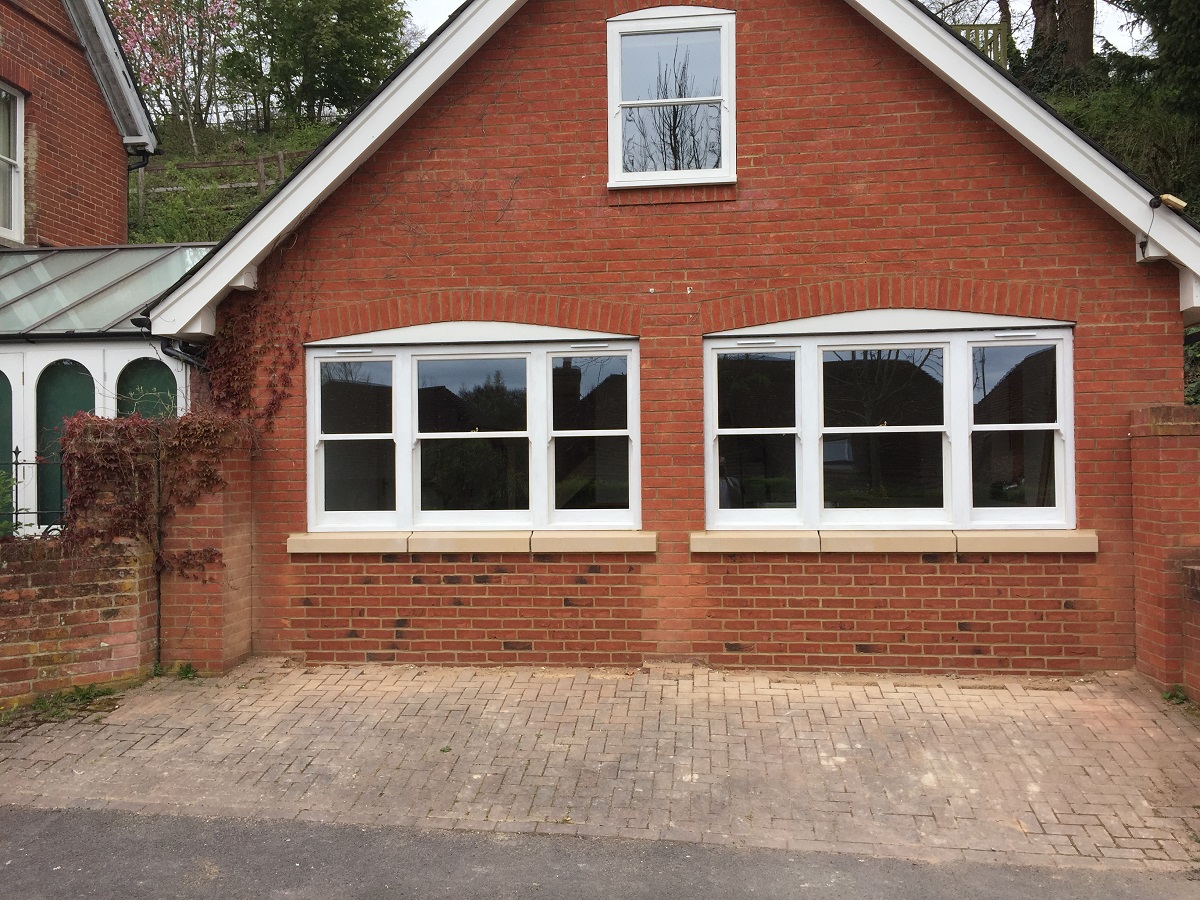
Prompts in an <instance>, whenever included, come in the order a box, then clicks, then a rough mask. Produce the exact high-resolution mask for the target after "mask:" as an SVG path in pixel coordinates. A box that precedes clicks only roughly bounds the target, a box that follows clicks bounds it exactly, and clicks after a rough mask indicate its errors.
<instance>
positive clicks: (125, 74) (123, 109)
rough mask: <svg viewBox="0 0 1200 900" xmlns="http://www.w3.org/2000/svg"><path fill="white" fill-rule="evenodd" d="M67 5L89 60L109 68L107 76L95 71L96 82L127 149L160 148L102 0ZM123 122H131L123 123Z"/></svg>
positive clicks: (81, 0)
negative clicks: (101, 2)
mask: <svg viewBox="0 0 1200 900" xmlns="http://www.w3.org/2000/svg"><path fill="white" fill-rule="evenodd" d="M63 5H64V6H65V7H66V9H67V14H68V15H69V16H70V17H71V21H72V23H73V24H74V25H75V30H76V32H78V34H79V39H80V41H81V42H82V43H83V45H84V48H85V50H86V53H87V57H88V61H89V62H90V63H91V64H92V66H93V67H94V68H98V67H103V68H105V69H107V70H108V75H109V76H110V77H104V73H103V72H99V71H97V72H96V73H95V75H96V83H97V85H99V87H100V92H101V93H102V94H103V95H104V99H105V101H106V102H107V103H108V108H109V110H110V111H111V112H112V117H113V123H114V124H115V125H116V127H117V131H118V133H119V134H120V135H121V141H122V143H124V144H125V148H126V150H131V151H133V150H136V151H144V152H146V153H153V152H154V151H155V150H157V149H158V137H157V135H155V133H154V126H153V124H151V122H150V113H149V112H148V111H147V110H146V104H145V103H143V102H142V98H141V96H140V95H139V94H138V92H137V88H136V87H135V86H134V83H133V73H132V72H131V71H130V69H129V65H128V63H126V61H125V54H124V53H122V52H121V47H120V45H119V44H118V43H117V38H116V35H114V34H113V30H112V26H111V25H110V24H109V20H108V16H107V15H105V12H104V9H103V7H101V5H100V0H64V4H63ZM122 122H125V123H127V124H125V125H122Z"/></svg>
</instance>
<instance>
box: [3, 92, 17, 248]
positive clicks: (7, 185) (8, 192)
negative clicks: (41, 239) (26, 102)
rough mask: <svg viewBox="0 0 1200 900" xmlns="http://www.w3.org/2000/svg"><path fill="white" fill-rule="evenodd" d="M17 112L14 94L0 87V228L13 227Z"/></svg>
mask: <svg viewBox="0 0 1200 900" xmlns="http://www.w3.org/2000/svg"><path fill="white" fill-rule="evenodd" d="M17 114H18V101H17V98H16V95H15V94H12V93H10V92H8V91H6V90H5V89H4V88H3V87H0V228H5V229H11V228H12V227H13V212H14V207H15V201H16V198H17V197H19V196H20V191H19V190H18V189H17V173H18V169H17V151H18V147H17Z"/></svg>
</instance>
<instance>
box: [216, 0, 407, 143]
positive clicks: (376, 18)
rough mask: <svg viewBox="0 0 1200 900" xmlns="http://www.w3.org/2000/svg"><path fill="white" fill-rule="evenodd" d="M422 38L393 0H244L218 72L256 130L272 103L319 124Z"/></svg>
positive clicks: (357, 98) (265, 124)
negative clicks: (249, 110)
mask: <svg viewBox="0 0 1200 900" xmlns="http://www.w3.org/2000/svg"><path fill="white" fill-rule="evenodd" d="M423 38H424V35H423V34H422V33H421V32H420V31H419V30H418V29H415V28H413V27H412V26H411V24H410V20H409V16H408V12H407V10H406V9H405V7H404V5H403V3H402V2H398V0H245V6H244V13H243V14H242V15H241V16H240V17H239V20H238V23H237V28H236V30H235V33H234V36H233V44H234V47H233V50H232V52H231V53H230V54H229V56H228V59H227V60H226V61H225V65H224V69H223V71H224V74H225V75H226V77H227V79H228V81H229V86H230V89H231V92H232V93H233V94H234V95H236V96H239V97H241V98H244V99H246V100H248V101H249V103H250V105H251V106H252V107H253V108H254V110H255V113H256V116H257V118H258V123H259V127H260V128H262V129H264V130H266V129H269V128H270V127H271V122H272V116H273V111H274V110H275V109H279V110H281V111H282V112H283V113H284V114H285V115H287V116H289V117H291V118H293V119H305V120H308V121H310V122H316V121H318V120H320V119H321V118H322V117H323V116H324V115H326V114H328V113H345V112H348V111H350V110H352V109H354V108H355V107H356V106H358V104H359V103H361V102H362V101H363V100H364V99H365V98H366V97H367V95H368V94H370V92H371V91H372V90H374V89H375V87H376V86H377V85H378V84H379V83H380V82H381V81H382V80H383V79H384V78H385V77H386V76H387V75H388V73H389V72H391V70H392V69H393V68H395V67H396V66H397V65H398V64H399V63H400V62H401V60H403V59H404V57H405V55H407V54H408V53H409V52H410V51H411V50H412V49H413V48H414V47H415V46H416V45H417V44H418V43H419V42H420V41H421V40H422V39H423Z"/></svg>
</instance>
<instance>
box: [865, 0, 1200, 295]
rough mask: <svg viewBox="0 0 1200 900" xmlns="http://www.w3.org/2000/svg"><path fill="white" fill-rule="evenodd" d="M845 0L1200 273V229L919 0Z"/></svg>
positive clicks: (1125, 221) (1103, 204)
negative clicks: (1153, 203) (1159, 204)
mask: <svg viewBox="0 0 1200 900" xmlns="http://www.w3.org/2000/svg"><path fill="white" fill-rule="evenodd" d="M845 2H846V3H847V4H848V5H849V6H851V7H853V8H854V9H856V10H857V11H858V12H859V13H861V14H862V15H863V16H864V17H865V18H866V19H867V20H868V21H870V22H871V23H873V24H874V25H875V26H876V27H878V28H879V29H880V30H881V31H882V32H883V33H884V34H886V35H888V36H889V37H891V38H892V40H894V41H895V42H896V43H897V44H899V45H900V46H901V47H903V48H904V49H905V50H907V51H908V52H909V53H911V54H912V55H913V56H915V57H916V58H917V59H918V60H920V61H921V62H922V63H923V64H924V65H925V67H926V68H927V69H929V70H930V71H931V72H933V73H934V74H935V75H937V76H938V77H939V78H941V79H942V80H943V81H945V82H946V83H947V84H949V85H950V86H951V87H953V88H954V89H955V90H956V91H958V93H959V94H961V95H962V96H963V97H964V98H966V99H967V100H968V101H969V102H971V103H972V104H973V105H974V106H976V107H978V108H979V109H980V110H981V111H983V112H984V113H985V114H986V115H987V116H988V117H990V118H991V119H992V120H993V121H994V122H995V123H996V124H997V125H999V126H1000V127H1001V128H1003V129H1004V130H1005V131H1007V132H1008V133H1009V134H1010V135H1012V136H1013V137H1014V138H1016V139H1017V140H1018V141H1020V142H1021V143H1022V144H1023V145H1025V147H1027V148H1028V149H1029V150H1030V151H1031V152H1033V154H1034V155H1036V156H1037V157H1038V158H1039V159H1041V160H1042V161H1043V162H1045V163H1046V164H1047V165H1048V166H1050V168H1052V169H1054V171H1056V172H1057V173H1058V174H1059V175H1061V176H1062V177H1063V178H1065V179H1066V180H1067V181H1068V182H1070V183H1071V184H1073V185H1074V186H1075V187H1076V188H1078V189H1079V190H1080V191H1081V192H1082V193H1083V194H1084V195H1085V196H1086V197H1088V198H1089V199H1090V200H1092V202H1094V203H1095V204H1096V205H1098V206H1099V207H1100V208H1101V209H1103V210H1104V211H1105V212H1107V213H1108V214H1109V215H1111V216H1112V217H1113V218H1114V219H1116V220H1117V221H1118V222H1120V223H1121V224H1122V225H1124V226H1125V227H1126V228H1127V229H1129V231H1130V232H1132V233H1133V234H1134V235H1139V234H1148V235H1150V237H1151V238H1152V239H1153V240H1154V241H1155V242H1156V243H1158V244H1159V245H1161V246H1162V247H1164V248H1165V249H1166V250H1167V252H1168V253H1169V254H1170V258H1171V261H1172V262H1174V263H1176V264H1177V265H1179V266H1182V267H1184V268H1187V269H1190V270H1192V271H1193V272H1200V231H1198V230H1197V229H1196V228H1194V227H1192V226H1191V225H1190V224H1188V223H1187V222H1186V221H1184V220H1183V219H1182V218H1180V217H1179V216H1178V215H1177V214H1176V213H1173V212H1170V211H1168V210H1167V209H1165V208H1163V209H1158V210H1157V211H1156V210H1152V209H1151V208H1150V199H1151V198H1152V197H1153V196H1154V195H1153V194H1151V193H1150V192H1149V191H1147V190H1146V189H1145V188H1144V187H1142V186H1141V185H1140V184H1138V183H1137V182H1136V181H1134V179H1132V178H1130V177H1129V175H1128V174H1126V173H1125V172H1124V171H1123V170H1122V169H1121V168H1120V167H1119V166H1117V165H1116V164H1115V163H1113V162H1111V161H1110V160H1108V159H1107V158H1105V156H1104V155H1103V154H1102V153H1099V152H1098V151H1097V150H1096V149H1095V148H1093V147H1092V146H1091V145H1089V144H1088V143H1087V142H1086V141H1084V140H1081V139H1080V138H1079V136H1078V135H1076V134H1075V132H1073V131H1072V130H1071V129H1070V128H1069V127H1068V126H1067V125H1066V124H1064V123H1063V122H1062V121H1060V120H1059V119H1058V118H1057V117H1056V116H1054V115H1053V114H1051V113H1049V112H1047V111H1046V110H1045V109H1044V108H1043V107H1042V106H1041V105H1040V104H1039V103H1038V102H1037V101H1036V100H1034V99H1033V98H1032V97H1030V96H1029V95H1028V94H1026V93H1025V91H1024V90H1022V89H1021V88H1020V87H1018V86H1017V85H1015V84H1013V83H1012V82H1011V81H1009V80H1008V79H1007V78H1006V77H1004V76H1003V75H1002V74H1000V73H999V72H998V71H996V70H995V69H994V68H993V67H992V64H991V63H990V62H989V61H988V60H986V59H985V58H984V57H983V56H982V54H980V53H978V52H976V51H975V50H974V48H972V47H970V46H969V45H967V44H966V43H964V42H963V41H961V40H959V39H958V37H957V35H954V34H952V33H951V32H950V31H948V30H947V29H945V28H943V27H942V26H941V25H940V24H938V23H937V22H936V21H934V20H933V19H932V18H931V17H930V16H929V15H928V14H927V13H926V12H925V11H924V10H923V9H922V8H919V7H918V6H917V4H916V3H915V2H910V0H845ZM1152 223H1153V224H1152Z"/></svg>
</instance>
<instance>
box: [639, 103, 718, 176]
mask: <svg viewBox="0 0 1200 900" xmlns="http://www.w3.org/2000/svg"><path fill="white" fill-rule="evenodd" d="M621 168H622V170H623V171H626V172H682V171H686V170H690V169H719V168H721V106H720V104H718V103H670V104H665V105H662V106H639V107H633V108H627V109H624V110H622V111H621Z"/></svg>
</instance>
